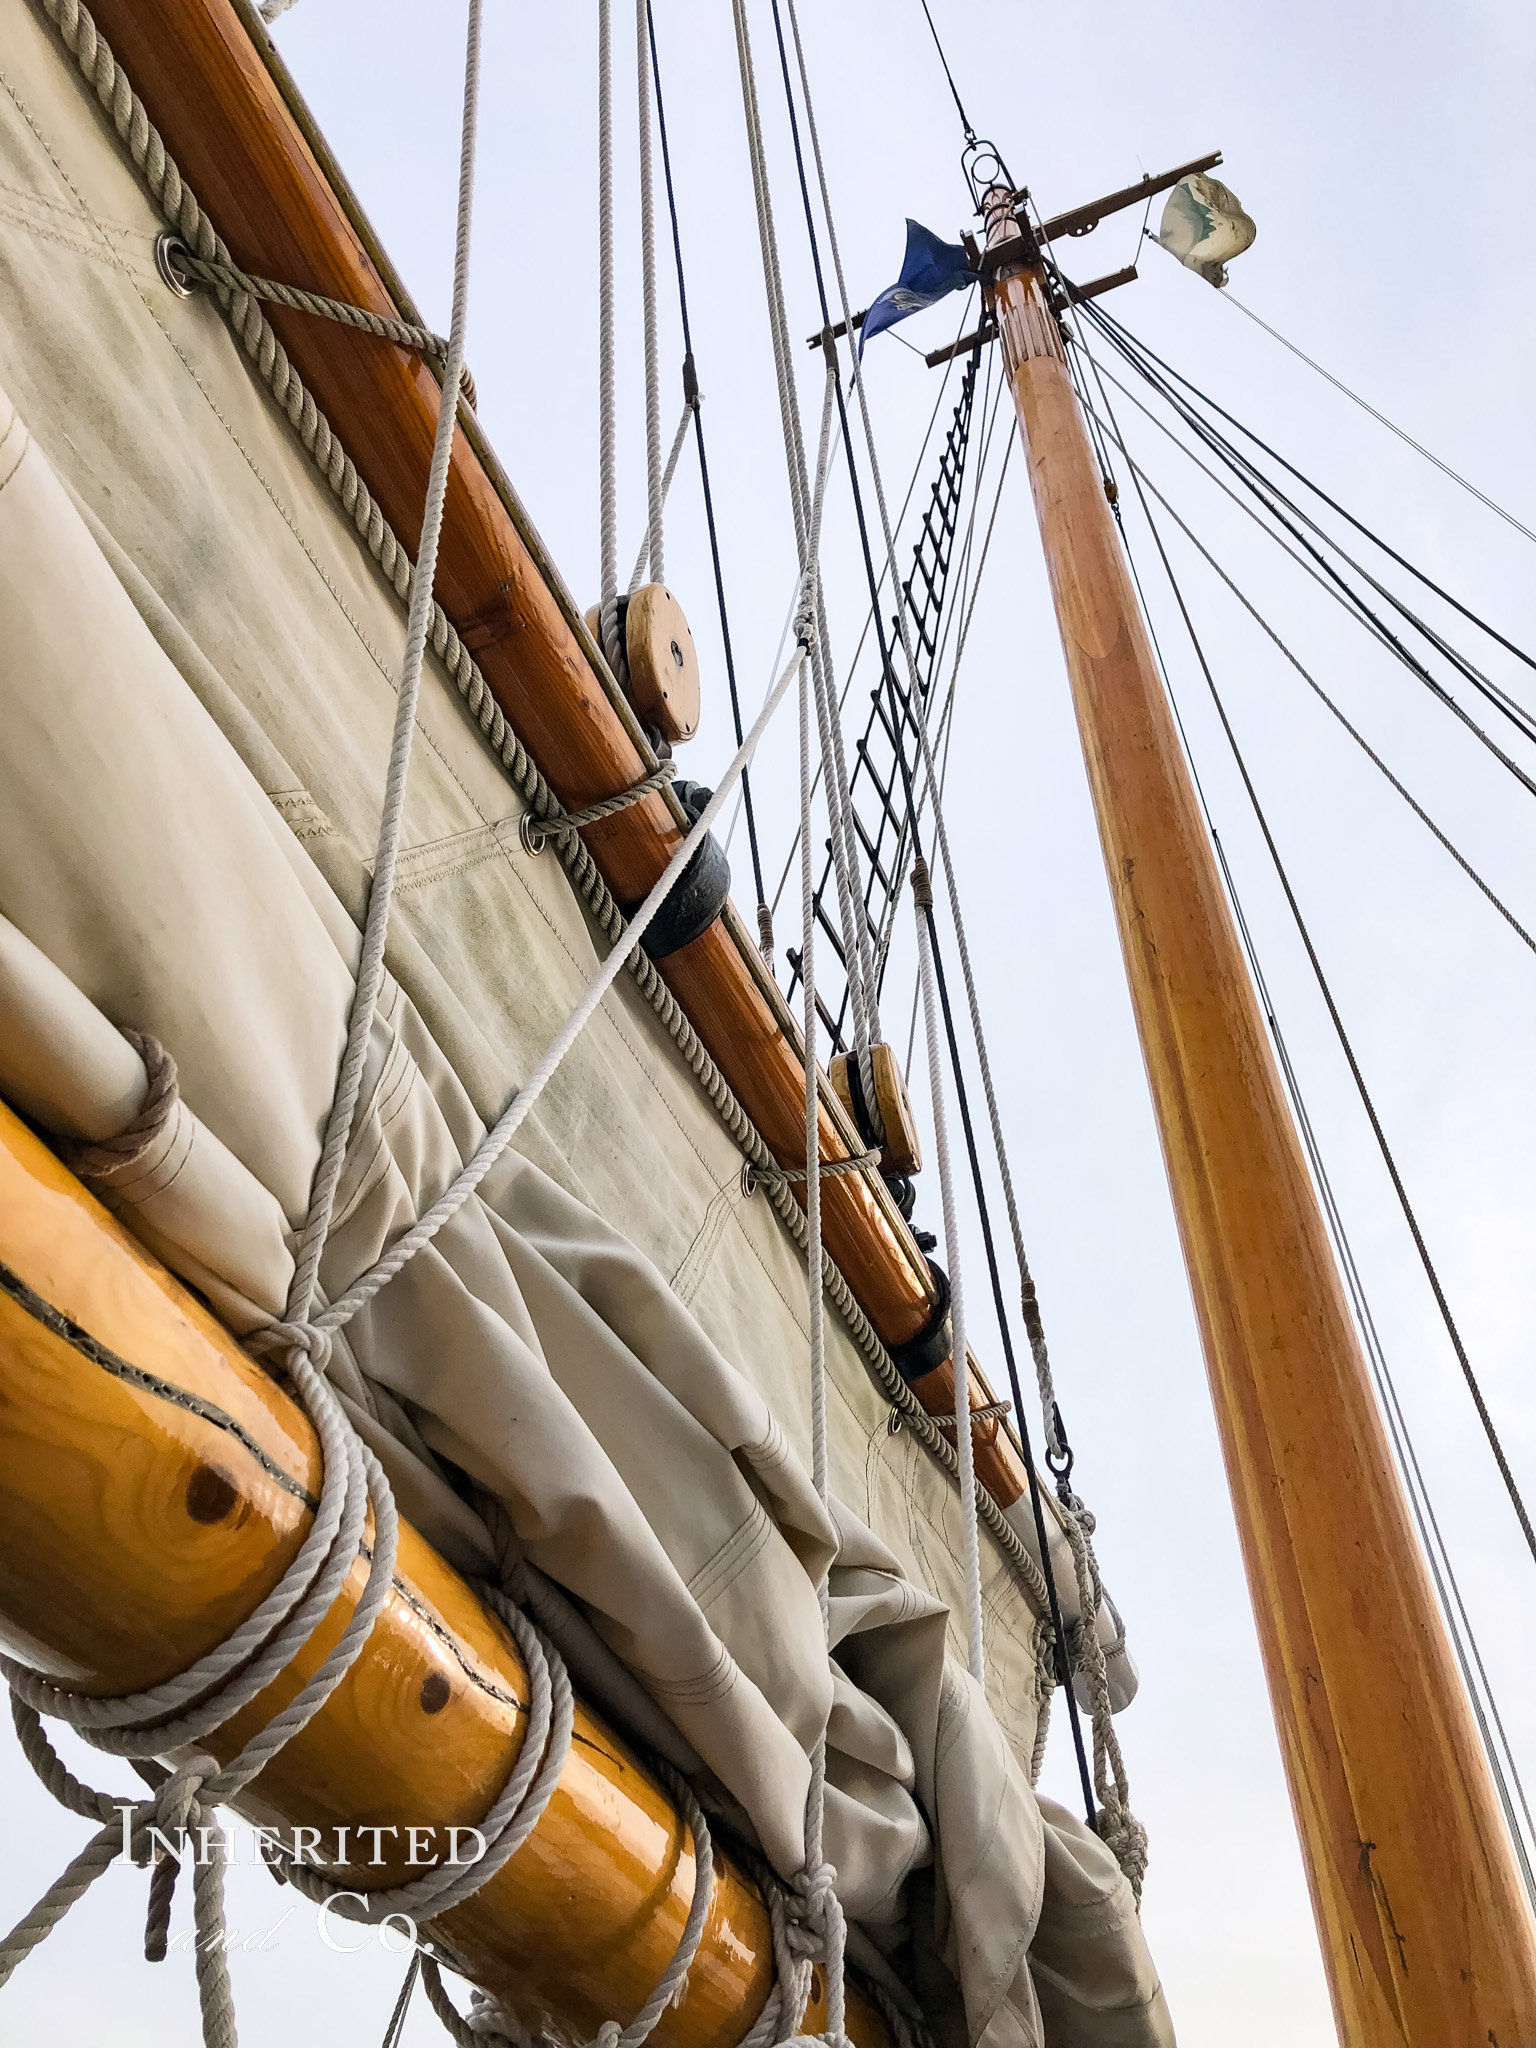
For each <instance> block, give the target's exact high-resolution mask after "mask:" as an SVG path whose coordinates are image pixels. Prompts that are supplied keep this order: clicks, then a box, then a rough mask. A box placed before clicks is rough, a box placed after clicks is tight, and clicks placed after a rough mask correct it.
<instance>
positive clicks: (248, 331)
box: [39, 0, 1048, 1616]
mask: <svg viewBox="0 0 1536 2048" xmlns="http://www.w3.org/2000/svg"><path fill="white" fill-rule="evenodd" d="M39 4H40V5H41V7H42V11H43V13H44V15H45V17H46V18H47V20H48V21H49V23H50V24H51V25H52V27H53V28H54V30H55V32H56V33H57V34H58V37H59V40H60V42H61V43H62V45H63V47H64V49H65V50H66V51H67V52H68V54H69V55H70V56H71V57H73V59H74V60H75V63H76V64H77V66H78V68H79V70H80V72H81V74H82V75H83V77H84V78H85V80H86V82H87V83H88V85H89V86H90V87H91V89H92V91H93V92H94V93H95V94H96V96H97V98H98V100H99V101H100V102H101V104H102V106H103V107H104V108H105V109H106V110H107V112H108V115H109V118H110V120H111V123H112V126H113V129H114V131H115V132H116V134H117V136H118V138H119V140H120V141H121V143H122V144H123V147H124V149H125V151H126V153H127V156H128V158H129V161H130V162H131V163H132V164H133V166H134V168H135V169H136V170H137V171H138V173H139V175H140V178H141V180H142V181H143V184H144V187H145V190H146V191H147V193H148V194H149V197H150V199H151V200H152V201H153V202H154V204H155V205H156V206H157V207H158V209H159V210H160V213H161V215H162V217H163V218H164V219H165V220H166V222H167V223H168V225H169V226H171V227H172V228H173V229H174V230H175V231H176V233H177V234H178V236H180V238H181V239H182V240H183V241H184V242H185V243H186V244H187V246H188V247H190V248H194V249H196V250H197V251H198V252H199V253H200V254H210V255H214V256H218V257H219V258H221V259H223V258H227V256H228V250H227V249H226V248H225V246H224V244H223V242H222V240H221V239H220V238H219V236H218V235H217V233H216V232H215V230H214V228H213V224H212V222H211V221H210V220H209V218H208V215H207V214H206V213H205V212H204V210H203V208H202V207H201V206H200V204H199V203H198V200H197V197H196V195H195V194H194V193H193V191H192V189H191V187H190V186H188V185H187V183H186V182H185V180H184V179H183V178H182V175H181V172H180V170H179V168H178V167H177V164H176V162H175V159H174V158H173V157H172V156H170V154H169V153H168V152H167V150H166V147H165V143H164V140H163V138H162V137H161V135H160V133H159V131H158V130H157V129H156V127H155V126H154V123H153V122H152V121H151V120H150V118H149V115H148V112H147V110H146V108H145V106H144V103H143V101H142V99H140V97H139V95H138V94H137V93H136V92H135V91H134V89H133V85H132V83H131V81H130V80H129V78H128V76H127V73H126V72H125V71H124V69H123V67H122V66H121V65H120V64H119V63H118V62H117V60H116V58H115V57H114V56H113V54H112V50H111V47H110V45H109V44H108V43H107V42H106V40H105V39H104V37H103V36H102V35H101V34H100V32H99V31H98V29H97V27H96V24H95V22H94V20H93V19H92V17H91V14H90V12H89V10H88V9H87V8H85V7H83V6H81V5H79V4H78V0H39ZM216 303H217V301H216ZM221 310H222V311H223V312H224V315H225V318H226V319H227V320H228V322H229V325H230V327H231V329H232V331H233V332H234V334H235V336H236V338H237V339H238V341H239V342H240V344H241V346H242V347H243V348H244V350H245V353H246V355H247V357H248V358H249V360H250V362H251V365H252V367H253V369H254V370H255V372H256V374H257V376H258V377H259V378H260V380H261V382H262V383H263V384H264V385H265V386H266V387H267V389H268V390H269V391H270V393H271V395H272V399H273V402H274V404H275V405H276V406H277V407H278V410H279V411H280V413H281V414H282V416H283V417H284V418H285V419H286V420H287V422H288V424H289V426H290V427H291V428H292V430H293V432H294V434H295V435H296V437H297V439H298V441H299V445H300V446H301V447H302V448H303V450H304V452H305V453H306V454H307V455H308V457H309V458H310V461H311V462H312V463H313V464H314V466H315V468H316V470H317V471H318V472H319V474H320V476H321V477H322V478H323V479H324V480H325V483H326V485H327V487H328V489H329V490H330V491H331V493H332V495H333V496H334V497H335V499H336V501H337V503H338V504H339V506H340V507H341V509H342V511H343V512H344V513H345V514H346V516H347V518H348V519H349V520H350V521H351V523H352V525H353V528H354V530H355V531H356V533H357V535H358V537H359V539H360V540H361V541H362V543H363V545H364V546H365V547H366V549H367V551H368V554H369V557H370V558H371V560H372V561H373V562H374V564H375V565H376V567H377V568H378V571H379V574H380V576H381V577H382V578H383V579H384V582H385V584H386V586H387V587H388V588H389V590H390V591H391V592H392V593H393V594H394V596H395V598H396V599H397V601H398V602H400V603H401V604H402V605H404V604H408V603H409V601H410V598H411V594H412V591H413V589H414V587H415V571H414V568H413V565H412V562H411V558H410V556H409V554H408V553H407V551H406V549H405V548H404V547H403V546H402V545H401V543H400V541H399V539H398V537H397V536H396V534H395V532H394V530H393V529H392V527H391V526H390V524H389V522H388V520H386V519H385V517H384V515H383V513H382V511H381V510H380V508H379V506H378V504H377V502H376V501H375V499H374V497H373V495H372V493H371V492H370V491H369V489H368V486H367V484H366V483H365V482H364V480H363V478H362V476H361V475H360V474H359V472H358V469H357V466H356V464H355V463H354V462H353V460H352V458H351V456H350V455H348V453H347V451H346V449H345V448H344V447H343V446H342V444H341V442H340V440H339V439H338V437H337V436H336V434H335V433H334V432H333V431H332V429H331V425H330V422H329V421H328V420H327V419H326V417H325V414H324V413H323V412H322V411H321V410H320V408H319V407H318V406H317V405H316V403H315V401H314V398H313V396H312V394H311V393H310V392H309V390H308V389H307V387H306V386H305V384H304V382H303V380H302V379H301V378H300V377H299V375H298V373H297V371H296V370H295V369H294V367H293V364H292V363H291V361H290V360H289V357H288V354H287V351H286V350H285V349H284V347H283V345H282V343H281V342H280V341H279V340H278V338H277V336H276V334H275V333H274V332H273V329H272V326H271V323H270V322H269V321H268V320H267V318H266V316H265V315H264V314H263V312H262V310H261V307H260V306H259V305H258V304H257V303H256V302H255V301H254V300H252V299H248V298H245V297H243V296H241V295H240V294H238V293H237V294H236V295H235V296H234V297H233V298H232V299H231V301H230V303H229V305H228V306H225V307H222V308H221ZM431 640H432V651H433V653H434V654H435V655H436V656H437V658H438V660H439V662H440V663H441V665H442V668H443V672H444V674H445V675H446V676H447V678H448V680H449V681H450V682H451V683H452V684H453V686H454V688H455V689H456V690H457V691H458V693H459V695H460V697H461V698H462V699H463V702H464V706H465V709H466V711H467V712H468V713H469V716H470V718H471V720H472V721H473V722H474V724H475V726H476V728H477V729H478V731H479V733H480V735H481V737H482V739H483V740H484V742H485V744H486V747H487V749H488V750H489V752H490V755H491V758H492V759H493V760H494V761H495V762H496V764H497V766H498V767H499V768H500V769H501V771H502V773H503V774H504V775H505V776H506V778H507V781H508V783H509V784H510V785H511V787H512V788H513V789H515V790H516V791H517V792H518V794H519V796H521V797H522V799H523V800H524V801H525V803H526V804H527V805H528V806H529V808H530V809H531V810H532V811H533V812H534V814H535V816H537V817H539V818H550V817H556V816H558V815H559V814H560V813H561V810H562V806H561V804H560V801H559V799H558V798H557V797H556V795H555V793H554V791H553V790H552V789H551V788H550V786H549V784H548V782H547V781H546V779H545V777H544V775H543V774H542V772H541V771H540V769H539V766H538V764H537V762H535V761H534V759H533V757H532V756H531V755H530V754H529V752H528V750H527V748H526V747H525V746H524V745H523V742H522V741H521V739H519V737H518V735H517V733H516V732H515V731H514V730H513V728H512V727H511V725H510V724H509V723H508V722H507V719H506V716H505V714H504V713H503V711H502V709H501V707H500V705H499V704H498V703H497V702H496V699H495V696H494V694H493V693H492V690H491V687H490V685H489V684H488V683H487V681H486V679H485V676H484V675H483V673H482V672H481V669H480V666H479V664H478V662H476V660H475V659H474V657H473V655H472V654H471V653H470V651H469V649H468V648H467V647H466V646H465V645H464V643H463V641H462V640H461V639H460V637H459V635H458V632H457V631H456V629H455V628H454V625H453V622H452V620H451V619H450V618H449V617H448V615H447V613H446V612H445V611H444V610H443V608H442V606H441V605H439V604H438V603H437V602H436V601H435V600H434V601H433V604H432V609H431ZM555 844H556V851H557V853H558V856H559V859H560V862H561V865H562V866H563V867H564V868H565V871H566V873H567V875H568V877H569V879H570V882H571V886H572V888H573V889H574V890H575V891H576V893H577V895H578V896H579V897H580V899H581V901H582V903H583V905H584V906H585V908H586V910H587V912H588V913H589V915H590V916H591V918H592V920H593V923H594V924H595V925H596V927H597V929H598V931H599V932H600V933H601V934H602V936H603V937H604V938H606V939H607V940H608V942H609V943H610V944H611V945H613V946H617V945H618V942H619V940H620V939H621V938H622V937H623V936H624V934H625V933H626V931H627V930H628V929H629V924H628V920H627V919H626V918H625V916H624V913H623V912H622V911H621V910H620V909H619V906H618V904H617V903H616V902H615V900H614V897H613V894H612V892H611V891H610V890H609V888H608V885H607V883H606V882H605V881H604V880H603V877H602V874H601V872H600V870H599V869H598V866H597V863H596V861H595V860H594V859H593V858H592V855H591V853H590V852H589V851H588V849H587V847H586V845H585V844H584V842H583V841H582V840H581V838H580V835H579V833H575V834H564V835H557V838H556V842H555ZM625 968H626V971H627V972H628V973H629V974H630V975H631V976H632V978H633V979H634V981H635V984H636V986H637V988H638V989H639V992H640V994H641V996H642V997H643V998H644V999H645V1001H646V1002H648V1003H649V1004H650V1006H651V1008H652V1010H653V1012H654V1013H655V1016H656V1018H657V1020H658V1022H659V1023H660V1024H661V1026H662V1028H663V1029H664V1030H665V1031H666V1033H667V1035H668V1037H669V1038H670V1039H671V1040H672V1042H673V1044H674V1045H675V1046H676V1047H677V1050H678V1053H679V1055H680V1056H681V1058H682V1059H683V1061H684V1063H685V1064H686V1066H687V1068H688V1071H689V1073H690V1074H691V1075H692V1076H693V1078H694V1079H695V1080H696V1081H697V1082H698V1083H699V1086H700V1087H701V1089H702V1090H703V1091H704V1094H705V1096H706V1098H707V1100H708V1101H709V1103H710V1106H711V1107H712V1108H713V1109H714V1111H715V1113H716V1114H717V1116H718V1117H719V1118H720V1121H721V1123H722V1125H723V1127H724V1129H725V1131H726V1133H727V1135H728V1136H729V1137H730V1138H731V1140H732V1142H733V1143H734V1144H735V1145H737V1146H738V1147H739V1148H740V1150H741V1151H742V1153H743V1154H744V1155H745V1158H746V1161H747V1163H748V1164H749V1165H753V1166H760V1167H763V1168H765V1169H767V1175H768V1176H770V1177H765V1192H766V1193H767V1196H768V1199H769V1201H770V1202H771V1203H772V1205H773V1208H774V1210H775V1212H776V1214H777V1215H778V1217H779V1219H780V1221H781V1222H782V1223H783V1225H784V1227H785V1229H786V1230H787V1231H788V1233H789V1235H790V1237H791V1238H792V1239H793V1241H794V1243H795V1245H796V1246H797V1247H798V1249H799V1250H801V1251H802V1252H803V1251H805V1250H806V1247H807V1231H806V1223H805V1217H804V1214H803V1212H802V1211H801V1208H800V1205H799V1203H798V1202H797V1201H796V1199H795V1197H794V1195H793V1193H792V1192H791V1191H790V1189H789V1187H788V1186H787V1185H786V1184H784V1183H783V1182H781V1181H775V1180H774V1179H773V1178H771V1175H772V1174H773V1173H774V1171H775V1170H776V1168H777V1161H776V1160H775V1158H774V1155H773V1153H772V1152H771V1151H770V1150H769V1148H768V1145H767V1143H766V1141H765V1140H764V1138H763V1136H762V1134H761V1132H760V1131H759V1130H758V1129H757V1127H756V1125H755V1124H754V1123H753V1121H752V1119H751V1117H750V1116H748V1114H747V1112H746V1110H745V1109H744V1108H743V1107H742V1105H741V1103H740V1102H739V1101H738V1100H737V1097H736V1095H735V1093H734V1091H733V1090H732V1089H731V1087H730V1084H729V1083H728V1082H727V1081H726V1079H725V1077H724V1075H723V1074H722V1073H721V1072H720V1069H719V1067H718V1066H717V1065H716V1063H715V1061H714V1060H713V1058H712V1057H711V1056H710V1053H709V1051H708V1049H707V1048H706V1047H705V1045H704V1044H703V1042H702V1041H701V1040H700V1038H699V1035H698V1033H697V1032H696V1031H695V1030H694V1028H693V1025H692V1023H691V1022H690V1021H689V1019H688V1016H687V1014H686V1013H685V1011H684V1010H683V1008H682V1005H681V1004H680V1003H679V1002H678V1001H677V999H676V997H675V996H674V995H673V994H672V992H671V990H670V989H669V988H668V987H667V985H666V983H665V982H664V981H663V980H662V978H661V976H660V974H659V973H658V972H657V969H656V966H655V963H654V962H653V961H652V960H650V959H649V958H648V957H647V955H646V953H645V951H644V948H643V947H641V946H638V945H635V946H631V947H629V948H627V949H626V951H625ZM821 1271H822V1282H823V1285H824V1287H825V1289H826V1293H827V1295H828V1297H829V1299H830V1300H831V1302H832V1305H833V1307H834V1308H835V1309H836V1310H837V1312H838V1314H839V1315H840V1316H841V1317H842V1319H843V1322H844V1323H845V1325H846V1327H847V1329H848V1332H849V1335H850V1336H851V1338H852V1339H853V1342H854V1343H855V1345H856V1346H857V1347H858V1350H859V1353H860V1355H861V1356H862V1358H863V1360H864V1362H865V1365H866V1367H867V1369H868V1371H869V1373H870V1375H871V1377H872V1378H873V1379H874V1381H875V1383H876V1385H877V1386H878V1387H879V1388H880V1390H881V1392H882V1393H883V1394H884V1395H885V1397H886V1398H887V1399H888V1400H889V1401H890V1403H891V1405H892V1407H893V1409H894V1410H895V1411H896V1412H897V1413H899V1414H900V1416H901V1418H902V1421H903V1425H904V1426H905V1427H906V1428H907V1429H908V1430H909V1432H910V1433H911V1435H912V1436H913V1438H914V1439H915V1440H916V1441H917V1442H918V1443H919V1444H920V1445H921V1446H922V1448H923V1449H924V1451H925V1452H926V1453H927V1454H928V1456H929V1457H931V1458H932V1459H933V1461H934V1462H935V1463H936V1464H937V1465H938V1466H939V1467H940V1468H941V1469H942V1470H943V1471H944V1472H945V1473H946V1474H947V1476H948V1477H949V1478H950V1479H951V1480H954V1479H955V1478H956V1476H957V1473H958V1463H957V1459H956V1455H955V1450H954V1446H953V1445H952V1444H949V1443H947V1442H946V1441H945V1439H944V1437H943V1435H942V1433H941V1432H940V1431H939V1430H938V1429H937V1428H936V1427H935V1426H934V1423H933V1419H932V1417H931V1416H929V1414H928V1413H927V1411H926V1410H925V1409H924V1408H923V1406H922V1404H921V1403H920V1402H919V1401H918V1399H917V1396H916V1395H915V1394H914V1393H913V1392H912V1390H911V1388H910V1387H909V1386H908V1385H907V1383H906V1381H905V1380H904V1379H903V1378H902V1376H901V1374H900V1372H899V1371H898V1370H897V1368H896V1365H895V1363H894V1361H893V1360H892V1358H891V1355H890V1353H889V1351H888V1350H887V1349H886V1347H885V1345H884V1343H883V1342H882V1341H881V1338H880V1335H879V1333H878V1332H877V1331H876V1330H875V1328H874V1326H873V1325H872V1324H871V1322H870V1320H869V1318H868V1316H867V1315H866V1314H865V1313H864V1310H863V1309H862V1308H861V1307H860V1305H859V1302H858V1300H857V1298H856V1297H855V1295H854V1292H853V1289H852V1288H851V1287H850V1286H849V1284H848V1281H847V1278H846V1277H845V1275H844V1274H843V1273H842V1272H841V1271H840V1270H839V1268H838V1266H837V1264H836V1263H835V1261H834V1260H833V1259H832V1258H831V1257H830V1256H828V1255H827V1254H826V1253H825V1252H823V1254H822V1267H821ZM981 1511H982V1517H983V1520H984V1521H985V1522H986V1524H987V1529H988V1532H989V1534H990V1535H991V1536H992V1538H993V1541H994V1542H995V1543H996V1545H997V1547H998V1549H999V1551H1000V1553H1001V1554H1002V1556H1003V1557H1004V1558H1005V1559H1006V1560H1007V1562H1008V1564H1009V1566H1010V1568H1011V1569H1012V1571H1013V1572H1014V1574H1015V1576H1016V1577H1017V1578H1018V1580H1019V1583H1020V1585H1021V1586H1022V1588H1023V1590H1024V1593H1025V1597H1026V1598H1027V1599H1028V1601H1029V1602H1030V1605H1031V1608H1032V1609H1033V1611H1034V1613H1035V1614H1036V1615H1037V1616H1038V1615H1043V1614H1044V1613H1045V1612H1046V1611H1047V1604H1048V1588H1047V1585H1046V1582H1045V1578H1044V1575H1043V1574H1042V1572H1041V1570H1040V1567H1039V1566H1038V1565H1037V1564H1036V1562H1035V1560H1034V1558H1033V1557H1031V1555H1030V1553H1029V1551H1028V1550H1027V1549H1026V1548H1025V1546H1024V1545H1023V1543H1022V1542H1021V1541H1020V1540H1019V1537H1018V1536H1017V1534H1016V1533H1015V1531H1014V1529H1013V1527H1012V1525H1011V1524H1010V1523H1009V1522H1008V1520H1007V1519H1006V1517H1005V1516H1004V1515H1003V1513H1002V1510H1001V1509H1000V1508H999V1507H998V1505H997V1503H996V1502H995V1501H994V1500H993V1499H992V1497H991V1496H990V1495H989V1494H987V1495H983V1496H982V1498H981Z"/></svg>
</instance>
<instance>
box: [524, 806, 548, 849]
mask: <svg viewBox="0 0 1536 2048" xmlns="http://www.w3.org/2000/svg"><path fill="white" fill-rule="evenodd" d="M517 836H518V838H519V839H520V840H521V841H522V842H523V851H524V853H526V854H528V855H530V856H532V855H534V854H540V853H542V852H543V851H544V849H545V847H546V846H548V844H549V835H548V833H547V832H546V831H545V829H544V826H543V824H542V823H541V822H540V820H539V819H537V818H536V817H535V816H534V815H533V813H532V811H524V813H523V815H522V818H521V820H520V821H519V824H518V828H517Z"/></svg>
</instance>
